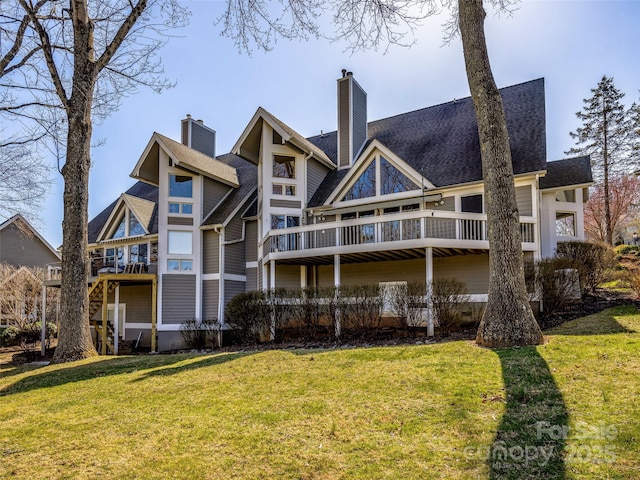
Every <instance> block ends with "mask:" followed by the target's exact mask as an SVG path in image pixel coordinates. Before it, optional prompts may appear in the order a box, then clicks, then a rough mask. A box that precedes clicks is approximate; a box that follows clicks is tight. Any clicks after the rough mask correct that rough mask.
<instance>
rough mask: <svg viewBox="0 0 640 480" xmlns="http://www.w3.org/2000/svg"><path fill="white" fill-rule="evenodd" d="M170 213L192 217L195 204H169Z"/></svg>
mask: <svg viewBox="0 0 640 480" xmlns="http://www.w3.org/2000/svg"><path fill="white" fill-rule="evenodd" d="M169 213H175V214H180V213H182V214H183V215H191V214H192V213H193V204H191V203H177V202H169Z"/></svg>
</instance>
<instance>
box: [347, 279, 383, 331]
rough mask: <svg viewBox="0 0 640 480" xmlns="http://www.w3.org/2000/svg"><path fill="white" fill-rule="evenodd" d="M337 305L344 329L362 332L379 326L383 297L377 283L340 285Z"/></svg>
mask: <svg viewBox="0 0 640 480" xmlns="http://www.w3.org/2000/svg"><path fill="white" fill-rule="evenodd" d="M338 306H339V307H340V315H341V316H340V318H341V324H342V326H343V328H344V329H345V330H352V331H353V330H355V331H361V332H363V333H364V331H366V330H371V329H378V328H380V322H381V320H382V307H383V299H382V295H380V288H379V287H378V285H357V286H348V287H341V288H340V296H339V299H338Z"/></svg>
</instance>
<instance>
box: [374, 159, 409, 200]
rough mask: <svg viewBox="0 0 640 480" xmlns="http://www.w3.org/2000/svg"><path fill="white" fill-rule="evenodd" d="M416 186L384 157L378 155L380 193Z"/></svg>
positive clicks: (389, 192)
mask: <svg viewBox="0 0 640 480" xmlns="http://www.w3.org/2000/svg"><path fill="white" fill-rule="evenodd" d="M417 188H418V186H417V185H416V184H415V183H414V182H413V181H411V180H409V179H408V178H407V176H406V175H404V174H403V173H401V172H400V170H398V169H397V168H396V167H394V166H393V165H392V164H391V163H390V162H389V161H388V160H387V159H386V158H384V157H380V195H388V194H391V193H400V192H408V191H410V190H416V189H417Z"/></svg>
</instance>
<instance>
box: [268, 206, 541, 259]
mask: <svg viewBox="0 0 640 480" xmlns="http://www.w3.org/2000/svg"><path fill="white" fill-rule="evenodd" d="M520 234H521V235H522V241H523V242H524V243H533V242H535V241H536V219H535V218H532V217H526V218H522V219H521V221H520ZM421 239H424V240H429V239H439V240H442V239H444V240H455V241H469V242H473V241H486V240H487V220H486V215H482V214H467V213H454V212H435V211H433V212H430V211H420V212H415V211H414V212H411V213H401V214H398V215H383V216H376V217H373V216H372V217H365V218H359V219H355V220H346V221H344V222H340V221H338V222H327V223H322V224H316V225H306V226H302V227H294V228H285V229H281V230H275V231H273V232H272V233H271V235H270V237H269V239H268V241H267V243H266V244H265V254H266V253H274V252H290V251H298V250H312V249H318V248H329V247H343V246H349V245H366V244H376V243H386V242H400V241H408V240H421ZM458 246H461V245H460V244H458ZM470 246H471V244H470Z"/></svg>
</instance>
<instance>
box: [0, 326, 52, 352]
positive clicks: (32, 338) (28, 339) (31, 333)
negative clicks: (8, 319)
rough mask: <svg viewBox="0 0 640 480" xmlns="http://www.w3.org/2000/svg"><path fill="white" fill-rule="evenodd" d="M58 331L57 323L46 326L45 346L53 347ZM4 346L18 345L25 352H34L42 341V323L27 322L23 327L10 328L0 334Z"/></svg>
mask: <svg viewBox="0 0 640 480" xmlns="http://www.w3.org/2000/svg"><path fill="white" fill-rule="evenodd" d="M57 332H58V329H57V327H56V324H55V323H52V322H47V323H46V324H45V346H46V347H47V348H49V347H50V346H51V340H52V339H54V338H55V337H56V334H57ZM0 339H1V340H2V345H7V346H9V345H18V346H20V348H21V349H22V350H23V351H25V352H26V351H29V350H33V349H35V348H36V347H37V344H38V343H39V342H40V340H41V339H42V323H40V321H39V320H38V321H37V322H25V323H22V324H21V325H12V326H9V327H7V328H5V329H3V330H2V332H0Z"/></svg>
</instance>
